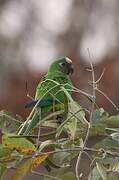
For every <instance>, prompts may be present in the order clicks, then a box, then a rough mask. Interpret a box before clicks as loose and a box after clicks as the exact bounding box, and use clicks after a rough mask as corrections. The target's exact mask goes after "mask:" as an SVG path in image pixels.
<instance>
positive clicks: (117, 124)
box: [105, 115, 119, 128]
mask: <svg viewBox="0 0 119 180" xmlns="http://www.w3.org/2000/svg"><path fill="white" fill-rule="evenodd" d="M105 123H106V124H107V125H108V127H110V128H119V115H116V116H110V117H109V118H108V119H107V121H106V122H105Z"/></svg>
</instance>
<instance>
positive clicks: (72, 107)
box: [56, 100, 88, 138]
mask: <svg viewBox="0 0 119 180" xmlns="http://www.w3.org/2000/svg"><path fill="white" fill-rule="evenodd" d="M73 121H74V122H73ZM77 123H80V127H81V124H83V125H85V126H86V127H87V125H88V121H87V120H86V118H85V112H84V110H83V109H82V108H81V106H80V105H79V104H78V103H77V102H75V101H73V100H72V101H71V102H70V103H69V104H68V116H67V119H66V120H65V121H64V122H63V123H62V124H61V125H60V126H59V127H58V128H57V134H56V138H57V137H59V136H60V134H61V133H62V131H63V130H65V131H70V134H71V136H72V137H73V138H74V136H75V134H76V130H77ZM73 127H74V128H75V129H74V130H73Z"/></svg>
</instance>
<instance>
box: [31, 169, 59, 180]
mask: <svg viewBox="0 0 119 180" xmlns="http://www.w3.org/2000/svg"><path fill="white" fill-rule="evenodd" d="M31 173H32V174H35V175H38V176H43V177H47V178H49V179H51V180H52V179H54V180H62V179H61V178H57V177H54V176H50V175H48V174H43V173H40V172H37V171H33V170H32V171H31Z"/></svg>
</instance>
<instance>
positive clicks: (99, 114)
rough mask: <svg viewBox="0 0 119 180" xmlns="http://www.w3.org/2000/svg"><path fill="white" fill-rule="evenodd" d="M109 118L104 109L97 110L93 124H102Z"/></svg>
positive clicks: (94, 113) (93, 116) (93, 117)
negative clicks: (101, 122)
mask: <svg viewBox="0 0 119 180" xmlns="http://www.w3.org/2000/svg"><path fill="white" fill-rule="evenodd" d="M107 117H108V113H107V112H106V111H104V109H103V108H99V109H96V110H95V111H94V112H93V115H92V123H93V124H96V123H100V121H102V120H103V119H105V118H107Z"/></svg>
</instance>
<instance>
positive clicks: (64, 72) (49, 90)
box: [24, 57, 73, 135]
mask: <svg viewBox="0 0 119 180" xmlns="http://www.w3.org/2000/svg"><path fill="white" fill-rule="evenodd" d="M72 72H73V65H72V61H71V60H70V59H69V58H68V57H63V58H61V59H58V60H56V61H54V62H53V63H52V64H51V65H50V67H49V69H48V72H47V74H46V75H45V76H44V77H43V78H42V80H41V82H40V83H39V84H38V87H37V89H36V95H35V101H33V102H31V103H29V104H27V105H26V107H33V106H34V105H36V103H37V108H36V110H35V112H34V114H33V116H32V118H31V120H30V122H29V123H28V125H27V128H26V130H25V132H24V134H25V135H28V134H29V133H30V132H31V131H32V129H33V128H34V127H36V126H37V125H38V123H39V121H40V120H42V119H43V118H44V117H46V116H48V115H49V114H50V113H52V112H56V111H60V110H64V112H63V117H66V116H67V106H68V99H67V96H66V94H65V92H64V91H63V90H62V87H64V88H65V89H66V90H67V91H68V92H69V93H70V94H71V90H72V82H71V80H70V78H69V75H70V73H72Z"/></svg>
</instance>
